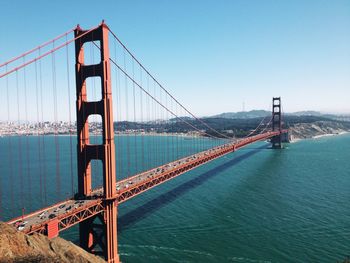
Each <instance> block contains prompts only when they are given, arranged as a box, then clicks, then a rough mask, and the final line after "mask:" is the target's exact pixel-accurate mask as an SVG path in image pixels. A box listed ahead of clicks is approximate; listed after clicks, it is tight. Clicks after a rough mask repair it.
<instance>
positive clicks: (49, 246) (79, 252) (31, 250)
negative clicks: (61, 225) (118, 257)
mask: <svg viewBox="0 0 350 263" xmlns="http://www.w3.org/2000/svg"><path fill="white" fill-rule="evenodd" d="M0 262H1V263H10V262H11V263H12V262H23V263H24V262H29V263H30V262H33V263H34V262H38V263H56V262H57V263H58V262H63V263H66V262H67V263H68V262H69V263H71V262H78V263H88V262H96V263H99V262H101V263H102V262H105V261H104V260H103V259H102V258H99V257H96V256H94V255H92V254H89V253H88V252H86V251H85V250H83V249H81V248H80V247H78V246H76V245H74V244H73V243H72V242H69V241H66V240H64V239H62V238H59V237H56V238H53V239H48V238H47V237H46V236H43V235H40V234H33V235H30V236H28V235H25V234H23V233H21V232H19V231H17V230H16V229H15V228H13V227H12V226H10V225H8V224H5V223H2V222H0Z"/></svg>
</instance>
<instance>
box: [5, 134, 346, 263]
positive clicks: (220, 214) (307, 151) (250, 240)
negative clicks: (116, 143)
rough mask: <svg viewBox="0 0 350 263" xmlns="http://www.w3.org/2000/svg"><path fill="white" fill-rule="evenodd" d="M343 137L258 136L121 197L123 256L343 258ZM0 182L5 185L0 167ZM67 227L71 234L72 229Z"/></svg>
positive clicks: (153, 259)
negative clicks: (280, 143) (271, 142)
mask: <svg viewBox="0 0 350 263" xmlns="http://www.w3.org/2000/svg"><path fill="white" fill-rule="evenodd" d="M62 140H68V139H67V138H66V139H62ZM0 143H1V141H0ZM63 143H65V142H63ZM164 143H166V142H164ZM349 145H350V135H341V136H334V137H325V138H320V139H317V140H304V141H299V142H297V143H292V144H289V145H287V148H286V149H283V150H272V149H269V148H268V147H269V146H268V144H266V143H264V142H261V143H256V144H254V145H251V146H249V147H247V148H244V149H242V150H240V151H238V152H236V153H232V154H229V155H227V156H225V157H223V158H220V159H218V160H215V161H213V162H211V163H209V164H207V165H205V166H202V167H199V168H198V169H196V170H194V171H191V172H188V173H186V174H184V175H182V176H180V177H178V178H176V179H174V180H172V181H170V182H167V183H165V184H163V185H161V186H158V187H156V188H154V189H152V190H150V191H148V192H147V193H144V194H142V195H141V196H139V197H137V198H134V199H132V200H130V201H128V202H126V203H125V204H122V205H120V206H119V211H118V213H119V222H118V227H119V232H118V241H119V253H120V256H121V260H122V261H123V262H336V261H337V260H342V259H344V258H345V257H346V256H347V255H349V254H350V205H349V200H350V192H349V189H350V162H349V160H350V150H349ZM62 148H64V147H62ZM2 149H4V148H2ZM4 156H5V153H2V157H3V158H4ZM4 167H5V165H4V163H2V164H1V167H0V168H1V169H2V171H3V170H4ZM1 183H2V185H5V184H6V186H7V185H9V184H8V177H6V176H4V173H3V172H2V173H1ZM67 185H69V184H67ZM62 187H63V186H62ZM4 188H5V189H4ZM7 189H8V187H2V191H3V193H2V196H3V199H2V203H3V205H2V207H3V208H2V213H3V214H2V217H3V218H6V216H9V214H10V213H11V211H10V209H9V208H8V206H9V201H8V198H6V197H7V194H6V195H5V193H4V191H5V192H6V191H8V190H7ZM5 199H7V201H6V200H5ZM63 236H64V237H65V238H68V239H71V240H73V241H74V240H76V229H72V230H69V231H66V232H65V233H63Z"/></svg>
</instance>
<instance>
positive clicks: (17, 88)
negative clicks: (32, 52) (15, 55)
mask: <svg viewBox="0 0 350 263" xmlns="http://www.w3.org/2000/svg"><path fill="white" fill-rule="evenodd" d="M16 90H17V123H18V127H20V126H21V115H20V107H19V105H20V102H19V83H18V71H16ZM18 169H19V180H20V182H19V185H20V205H21V208H22V209H23V208H24V199H23V171H22V142H21V136H18Z"/></svg>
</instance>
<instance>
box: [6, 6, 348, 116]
mask: <svg viewBox="0 0 350 263" xmlns="http://www.w3.org/2000/svg"><path fill="white" fill-rule="evenodd" d="M2 10H3V13H2V16H1V18H0V21H1V23H0V30H1V32H3V36H6V37H5V38H3V41H1V43H0V50H2V52H0V63H2V62H4V61H7V60H9V59H11V58H12V57H14V56H16V55H18V54H20V53H23V52H24V51H26V50H29V49H31V48H32V47H34V46H37V45H38V44H40V43H42V42H44V41H46V40H47V39H50V38H52V37H54V36H56V35H58V34H60V33H62V32H65V31H66V30H68V29H69V28H73V27H74V26H76V24H78V23H79V24H80V25H81V27H82V28H89V27H92V26H95V25H97V24H99V23H100V22H101V20H102V19H105V20H106V23H107V24H108V25H109V26H110V28H111V29H112V30H113V31H114V32H115V33H117V34H118V36H119V37H120V38H121V40H122V41H124V42H125V44H126V45H127V46H128V48H129V49H130V50H132V52H133V53H134V54H135V55H136V56H137V57H138V58H139V59H140V60H141V61H142V63H143V64H144V65H145V66H146V67H147V68H148V69H149V70H150V72H151V73H152V74H154V75H155V76H156V77H157V79H158V80H159V81H160V82H161V83H162V84H163V85H164V86H165V87H166V88H167V89H168V90H169V91H170V92H171V93H172V94H173V95H174V97H176V98H177V99H178V100H179V101H180V102H181V103H183V104H184V105H185V106H186V107H188V108H189V109H190V110H191V111H192V112H193V113H194V114H196V115H197V116H211V115H216V114H220V113H223V112H237V111H242V109H243V106H242V105H243V104H244V109H245V111H249V110H253V109H257V110H260V109H263V110H268V108H269V105H270V103H271V98H272V97H273V96H278V97H279V96H281V97H282V103H283V107H284V111H285V112H295V111H307V110H313V111H320V112H323V113H336V114H340V113H350V105H349V99H350V34H349V28H350V1H346V0H344V1H341V0H337V1H322V0H321V1H319V0H317V1H316V0H310V1H302V0H296V1H272V0H270V1H267V0H264V1H258V0H255V1H253V0H252V1H209V0H208V1H184V0H183V1H170V0H166V1H152V2H150V1H104V2H103V3H97V2H93V1H91V2H89V1H73V2H71V1H59V2H49V1H35V2H29V1H24V0H22V1H6V2H2ZM71 67H72V68H73V67H74V65H73V64H72V65H71ZM71 77H72V78H73V77H74V76H71ZM0 85H1V89H2V91H1V94H2V95H1V96H3V95H4V89H5V87H3V86H2V85H3V82H2V83H0ZM62 85H65V82H62ZM72 88H73V89H74V87H72ZM32 94H34V92H32ZM72 94H73V96H74V94H75V93H72ZM74 100H75V98H74V97H73V101H74ZM59 103H60V102H59ZM208 105H211V106H210V107H208ZM29 106H30V105H29ZM0 107H1V106H0ZM74 108H75V105H74V103H73V105H72V109H73V110H74ZM1 114H2V115H3V113H1ZM32 116H34V112H33V114H32ZM72 116H75V112H73V113H72ZM3 117H4V116H1V119H4V118H3ZM29 118H30V117H29ZM5 119H6V118H5Z"/></svg>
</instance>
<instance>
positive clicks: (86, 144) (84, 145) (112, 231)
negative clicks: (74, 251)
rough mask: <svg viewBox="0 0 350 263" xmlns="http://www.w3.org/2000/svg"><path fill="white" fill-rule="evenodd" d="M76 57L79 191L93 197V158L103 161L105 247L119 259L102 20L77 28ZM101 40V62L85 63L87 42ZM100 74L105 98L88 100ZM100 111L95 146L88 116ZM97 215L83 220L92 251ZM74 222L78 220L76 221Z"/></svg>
mask: <svg viewBox="0 0 350 263" xmlns="http://www.w3.org/2000/svg"><path fill="white" fill-rule="evenodd" d="M74 34H75V38H77V37H79V36H81V37H79V38H77V39H76V41H75V56H76V88H77V103H76V108H77V132H78V133H77V134H78V149H77V150H78V151H77V153H78V194H79V195H80V196H81V197H89V196H91V191H92V187H91V177H92V176H93V175H92V174H91V161H92V160H101V161H102V167H103V197H102V206H103V208H104V209H103V220H102V223H103V224H104V234H105V244H104V245H103V246H101V249H102V250H103V252H104V254H105V258H106V260H107V261H108V262H119V256H118V245H117V202H116V200H117V199H116V189H115V184H116V167H115V163H116V162H115V145H114V128H113V109H112V105H113V103H112V86H111V69H110V57H109V47H108V34H109V29H108V27H107V25H106V24H104V23H102V24H101V25H100V26H99V27H98V28H96V29H95V30H92V31H90V32H88V33H87V31H83V30H81V29H80V27H77V28H76V29H75V30H74ZM93 41H99V43H100V55H101V61H100V63H98V64H93V65H85V64H84V62H85V61H84V44H85V43H91V44H93V43H94V42H93ZM89 77H100V80H101V93H102V99H101V100H100V101H88V100H87V89H86V79H87V78H89ZM92 114H98V115H100V116H101V117H102V141H103V142H102V144H101V145H93V144H90V141H89V123H88V117H89V116H90V115H92ZM93 220H94V218H92V219H91V220H87V221H80V224H79V234H80V245H81V246H82V247H83V248H84V249H86V250H88V251H90V252H92V249H93V248H94V246H95V244H96V240H94V239H95V235H94V233H95V231H94V229H93V228H94V224H92V222H93ZM73 221H74V220H73Z"/></svg>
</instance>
